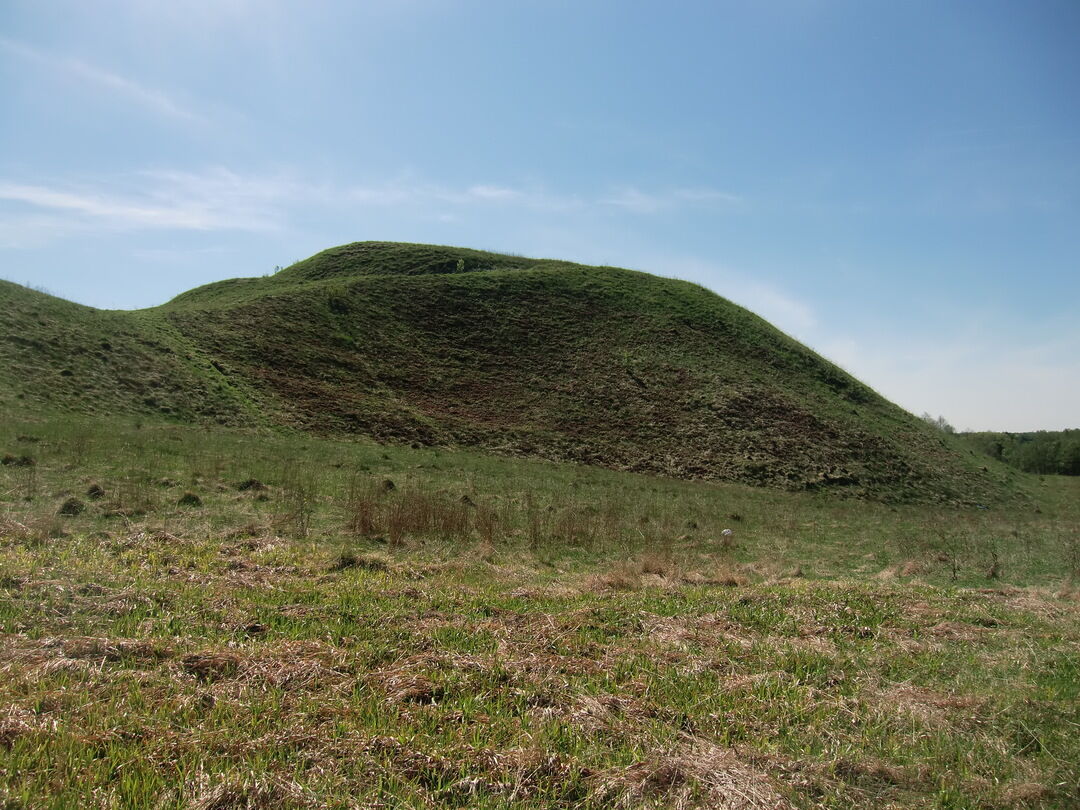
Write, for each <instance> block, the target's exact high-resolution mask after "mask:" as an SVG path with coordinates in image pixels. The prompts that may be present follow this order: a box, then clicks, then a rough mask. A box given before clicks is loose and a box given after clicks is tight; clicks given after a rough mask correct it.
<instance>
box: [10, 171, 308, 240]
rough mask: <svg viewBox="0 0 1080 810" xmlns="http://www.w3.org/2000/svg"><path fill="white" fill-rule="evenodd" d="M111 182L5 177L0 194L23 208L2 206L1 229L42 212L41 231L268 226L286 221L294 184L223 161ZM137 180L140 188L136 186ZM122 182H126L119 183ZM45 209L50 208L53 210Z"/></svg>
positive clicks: (38, 216)
mask: <svg viewBox="0 0 1080 810" xmlns="http://www.w3.org/2000/svg"><path fill="white" fill-rule="evenodd" d="M125 180H127V182H126V183H123V182H114V183H112V184H109V188H108V189H107V190H104V191H103V190H100V189H99V188H87V187H85V186H46V185H40V184H29V183H12V182H0V200H5V201H8V202H9V203H15V204H21V207H22V210H15V211H8V212H7V213H6V215H3V214H0V232H10V231H12V230H14V229H13V228H12V227H11V223H14V222H18V221H19V220H22V219H25V218H26V216H27V214H26V211H25V208H26V207H30V208H31V209H32V210H34V211H35V212H36V218H35V221H36V224H37V229H38V236H39V237H45V236H47V235H48V234H49V233H50V232H51V233H52V234H53V235H64V234H66V233H69V232H71V231H72V230H78V229H81V228H85V227H87V226H91V225H92V226H94V227H97V228H106V229H110V230H118V231H125V230H141V229H165V230H196V231H211V230H244V231H265V230H270V229H272V228H275V227H280V226H281V225H282V223H283V213H282V211H281V204H282V202H283V201H284V200H285V199H287V198H289V197H290V196H291V195H292V194H293V193H294V192H295V191H296V186H295V184H293V183H291V182H290V181H288V180H285V179H281V180H277V179H254V180H253V179H250V178H244V177H241V176H238V175H236V174H233V173H232V172H229V171H227V170H224V169H214V170H211V171H208V172H204V173H186V172H143V173H141V174H140V175H137V176H135V177H134V178H125ZM132 180H135V181H137V182H136V188H135V189H130V188H128V186H130V185H131V181H132ZM118 186H119V188H118ZM41 212H50V213H51V214H52V217H51V218H50V217H48V216H43V215H42V214H41Z"/></svg>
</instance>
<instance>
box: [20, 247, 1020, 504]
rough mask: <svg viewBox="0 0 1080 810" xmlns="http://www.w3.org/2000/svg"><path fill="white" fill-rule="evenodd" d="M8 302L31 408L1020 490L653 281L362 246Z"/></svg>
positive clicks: (763, 475)
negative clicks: (203, 281) (242, 269)
mask: <svg viewBox="0 0 1080 810" xmlns="http://www.w3.org/2000/svg"><path fill="white" fill-rule="evenodd" d="M0 304H6V305H7V306H6V307H5V308H6V310H7V311H9V312H11V313H13V314H12V316H11V318H12V320H11V323H10V325H9V324H7V323H5V324H4V326H5V327H6V328H7V329H6V331H9V334H8V335H5V337H6V340H4V341H2V342H0V361H4V363H5V365H6V369H5V370H0V375H4V377H3V378H0V382H3V383H4V384H5V386H6V388H7V390H8V391H11V392H14V398H15V399H21V400H23V401H24V402H30V403H35V404H45V405H50V406H57V405H59V406H63V407H68V408H72V409H78V410H84V411H93V410H105V409H107V410H109V411H119V412H127V413H144V414H157V415H164V416H167V417H169V418H173V419H179V420H201V421H217V422H222V423H229V424H243V425H282V426H289V427H298V428H302V429H304V430H309V431H314V432H319V433H324V434H343V433H353V434H364V435H368V436H372V437H374V438H376V439H379V440H381V441H386V442H404V443H409V444H418V445H423V446H432V445H458V446H474V447H480V448H483V449H486V450H490V451H496V452H499V453H503V454H511V455H522V456H532V457H539V458H546V459H551V460H563V461H574V462H581V463H587V464H595V465H600V466H605V467H610V468H614V469H620V470H629V471H636V472H649V473H657V474H662V475H665V476H670V477H677V478H696V479H708V480H730V481H742V482H746V483H752V484H761V485H767V486H773V487H781V488H786V489H803V490H808V489H809V490H813V489H826V490H829V491H840V492H844V493H846V494H851V495H858V496H869V497H872V498H878V499H887V500H918V501H930V500H935V501H945V502H949V501H951V502H958V503H989V502H993V501H998V500H1000V499H1001V498H1002V497H1004V496H1005V495H1006V494H1007V493H1008V492H1009V489H1010V487H1009V478H1008V475H1009V474H1008V473H1007V472H1006V471H1004V470H1003V469H1002V468H1000V467H999V466H997V465H993V464H989V465H986V462H985V460H980V461H976V459H975V458H974V455H973V453H972V452H971V450H970V449H969V448H965V447H963V446H962V445H960V444H959V443H957V442H956V440H954V439H951V438H949V437H945V436H942V435H940V434H939V433H937V432H936V431H934V430H933V429H932V428H930V427H928V426H927V425H925V424H924V423H922V422H921V421H920V420H918V419H915V418H913V417H912V416H911V415H910V414H908V413H906V412H904V411H903V410H901V409H899V408H897V407H896V406H894V405H892V404H891V403H889V402H887V401H885V400H884V399H883V398H881V397H880V396H878V395H877V394H876V393H875V392H873V391H871V390H870V389H869V388H867V387H866V386H865V385H863V384H861V383H860V382H858V381H857V380H855V379H854V378H852V377H851V376H850V375H848V374H846V373H845V372H843V371H842V370H841V369H839V368H837V367H836V366H834V365H833V364H831V363H829V362H828V361H826V360H824V359H823V358H821V357H820V356H818V355H816V354H815V353H813V352H812V351H810V350H809V349H807V348H806V347H804V346H802V345H800V344H799V343H797V342H796V341H794V340H792V339H791V338H789V337H788V336H786V335H784V334H783V333H781V332H779V331H778V330H776V329H775V328H773V327H772V326H770V325H769V324H767V323H766V322H765V321H763V320H761V319H760V318H758V317H757V316H755V315H753V314H752V313H750V312H748V311H746V310H744V309H742V308H740V307H738V306H736V305H734V304H732V303H731V302H729V301H727V300H725V299H723V298H721V297H719V296H717V295H715V294H713V293H711V292H709V291H707V290H705V289H703V288H701V287H699V286H697V285H694V284H689V283H686V282H682V281H676V280H671V279H665V278H658V277H656V276H652V275H648V274H646V273H640V272H633V271H628V270H620V269H617V268H610V267H585V266H581V265H574V264H568V263H565V262H556V261H549V260H536V259H525V258H521V257H516V256H503V255H498V254H492V253H484V252H481V251H475V250H465V249H460V248H444V247H435V246H428V245H402V244H388V243H358V244H353V245H345V246H342V247H338V248H333V249H331V250H327V251H324V252H323V253H320V254H318V255H316V256H313V257H312V258H310V259H307V260H305V261H303V262H299V263H297V264H296V265H294V266H292V267H290V268H287V269H285V270H282V271H281V272H279V273H277V274H276V275H274V276H272V277H269V278H262V279H235V280H231V281H225V282H220V283H217V284H211V285H208V286H206V287H202V288H199V289H196V290H192V291H191V292H188V293H185V294H183V295H181V296H179V297H177V298H176V299H174V300H173V301H171V302H169V303H168V304H166V305H164V306H161V307H157V308H154V309H150V310H143V311H139V312H130V313H125V312H109V313H105V312H98V311H95V310H91V309H88V308H85V307H77V306H76V305H73V304H68V303H66V302H62V301H58V300H56V299H50V298H48V297H46V296H42V295H40V294H37V293H33V292H31V291H28V290H25V289H23V288H18V287H15V286H14V285H4V286H3V287H2V288H0ZM106 343H107V344H109V346H110V347H112V348H110V349H109V350H105V349H104V348H102V347H103V346H104V344H106ZM0 369H3V366H0ZM65 375H66V376H65ZM5 398H6V397H5ZM0 404H2V402H0ZM984 465H985V466H984Z"/></svg>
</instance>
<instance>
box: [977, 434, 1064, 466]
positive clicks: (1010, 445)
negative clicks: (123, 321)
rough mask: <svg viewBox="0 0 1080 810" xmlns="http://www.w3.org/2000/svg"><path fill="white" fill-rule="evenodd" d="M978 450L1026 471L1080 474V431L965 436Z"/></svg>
mask: <svg viewBox="0 0 1080 810" xmlns="http://www.w3.org/2000/svg"><path fill="white" fill-rule="evenodd" d="M960 436H961V437H962V438H963V439H964V441H966V442H968V443H969V444H970V445H971V446H972V447H973V448H975V449H976V450H978V451H980V452H983V453H985V454H986V455H988V456H990V457H991V458H996V459H997V460H998V461H1004V462H1005V463H1006V464H1011V465H1012V466H1013V467H1018V468H1020V469H1021V470H1023V471H1024V472H1030V473H1038V474H1039V475H1080V430H1039V431H1036V432H1034V433H991V432H985V433H962V434H960Z"/></svg>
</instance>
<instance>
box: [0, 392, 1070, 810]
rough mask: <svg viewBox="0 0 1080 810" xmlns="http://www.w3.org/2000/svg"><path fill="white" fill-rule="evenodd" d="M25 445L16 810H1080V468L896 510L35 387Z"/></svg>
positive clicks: (17, 448) (6, 569)
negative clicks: (256, 422) (49, 399)
mask: <svg viewBox="0 0 1080 810" xmlns="http://www.w3.org/2000/svg"><path fill="white" fill-rule="evenodd" d="M0 455H3V461H4V463H3V465H2V466H0V631H2V633H3V636H2V643H0V803H2V806H4V807H8V808H23V807H25V808H46V807H48V808H68V807H117V808H120V807H140V808H141V807H150V808H203V809H204V810H206V809H208V808H215V809H224V808H286V807H453V806H460V807H466V806H468V807H489V808H495V807H507V808H510V807H521V808H526V807H535V808H539V807H566V808H571V807H574V808H576V807H595V808H605V807H684V808H689V807H700V808H759V807H760V808H766V807H767V808H778V807H780V808H782V807H804V808H810V807H828V808H847V807H860V808H861V807H866V808H871V807H873V808H879V807H894V808H908V807H941V808H944V807H948V808H961V807H963V808H1010V807H1059V808H1067V807H1075V806H1077V805H1078V803H1080V782H1078V778H1080V777H1078V773H1080V768H1078V763H1080V734H1078V731H1080V622H1078V618H1080V601H1078V597H1077V589H1076V584H1075V583H1076V579H1077V577H1078V576H1080V481H1078V480H1077V479H1065V478H1054V477H1047V478H1045V479H1039V478H1036V477H1022V478H1020V479H1019V481H1020V483H1019V487H1020V489H1021V490H1022V491H1023V492H1024V493H1025V495H1024V497H1023V498H1020V499H1018V500H1017V502H1016V504H1014V505H1012V506H991V508H988V509H980V508H977V507H965V508H957V507H950V506H935V505H925V504H924V505H900V504H892V505H890V504H881V503H874V502H868V501H860V500H855V499H838V498H835V497H829V496H826V495H824V494H815V493H795V492H783V491H778V490H769V489H762V488H752V487H747V486H742V485H738V484H720V483H705V482H685V481H675V480H670V479H663V478H657V477H652V476H646V475H636V474H631V473H620V472H614V471H610V470H604V469H599V468H595V467H584V466H575V465H569V464H558V463H549V462H543V461H528V460H520V459H511V458H500V457H496V456H490V455H481V454H478V453H471V452H466V451H459V450H449V449H443V448H437V447H424V448H420V449H411V448H409V447H407V446H383V445H379V444H376V443H374V442H370V441H367V440H361V441H335V440H330V439H318V438H313V437H310V436H306V435H301V434H289V433H282V432H273V433H271V432H242V431H237V430H227V429H224V428H215V429H211V428H205V427H184V426H179V425H176V424H166V423H162V422H159V421H150V420H148V421H146V422H145V423H143V424H137V423H134V422H130V421H124V420H123V419H120V418H101V417H99V418H92V417H73V416H70V415H61V416H59V417H57V418H55V419H50V418H46V417H37V416H31V415H29V414H28V413H27V412H26V411H10V412H8V413H7V414H6V416H5V418H4V419H3V420H2V421H0ZM724 529H730V530H732V534H731V535H730V536H725V535H723V533H722V532H723V530H724Z"/></svg>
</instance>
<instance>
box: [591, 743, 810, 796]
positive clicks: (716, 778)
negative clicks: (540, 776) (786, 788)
mask: <svg viewBox="0 0 1080 810" xmlns="http://www.w3.org/2000/svg"><path fill="white" fill-rule="evenodd" d="M592 781H593V784H594V787H593V793H592V799H593V800H594V801H597V802H599V803H602V804H603V805H604V806H609V807H615V808H640V807H655V808H660V807H663V808H672V810H689V809H690V808H710V810H788V808H794V805H792V804H791V802H790V801H788V800H787V799H786V798H785V797H784V796H783V794H781V793H780V791H779V789H778V787H777V786H776V785H775V784H774V783H773V782H772V780H771V779H770V778H769V777H768V776H766V775H765V774H764V773H762V772H761V771H758V770H757V769H755V768H754V767H752V766H751V765H749V764H748V763H746V762H744V761H742V760H741V759H740V758H739V757H738V756H737V755H736V754H735V752H734V751H732V750H731V749H728V748H722V747H720V746H718V745H714V744H712V743H709V742H706V741H704V740H700V739H693V738H688V739H687V740H686V741H684V742H683V743H682V744H681V745H679V746H678V747H677V748H675V749H674V750H671V751H668V752H666V753H663V754H658V755H656V756H653V757H650V758H648V759H646V760H642V761H640V762H637V763H635V764H633V765H630V766H628V767H624V768H611V769H608V770H606V771H603V772H600V773H598V774H596V775H595V776H594V777H593V780H592Z"/></svg>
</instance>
